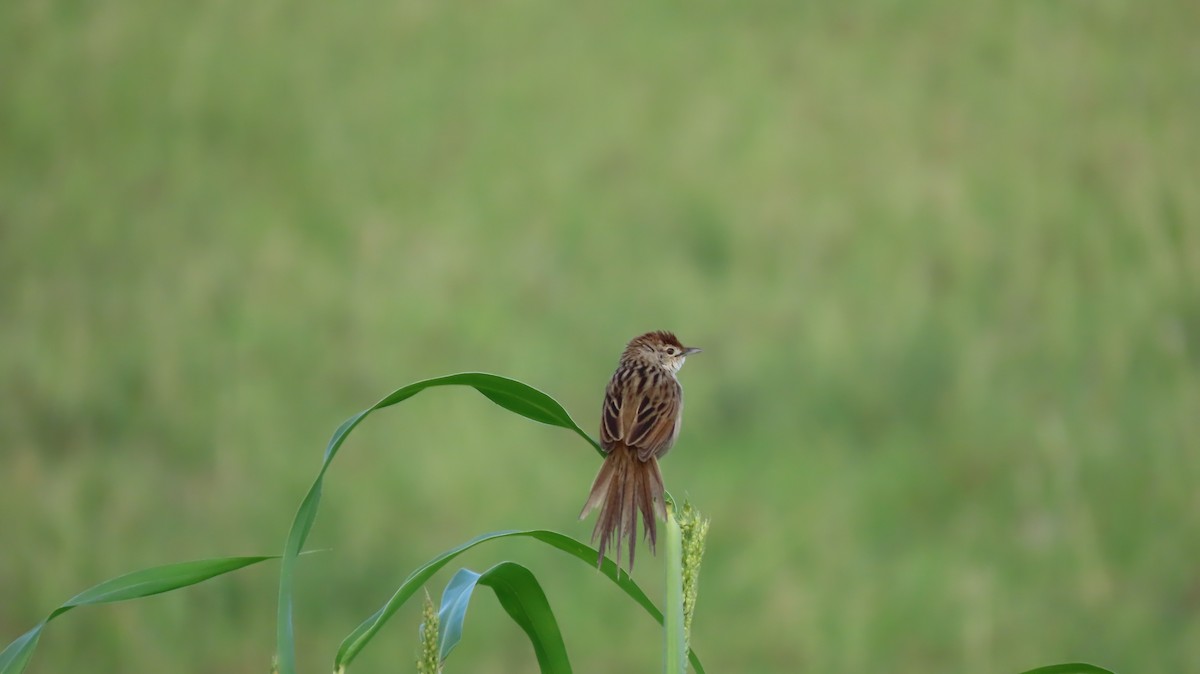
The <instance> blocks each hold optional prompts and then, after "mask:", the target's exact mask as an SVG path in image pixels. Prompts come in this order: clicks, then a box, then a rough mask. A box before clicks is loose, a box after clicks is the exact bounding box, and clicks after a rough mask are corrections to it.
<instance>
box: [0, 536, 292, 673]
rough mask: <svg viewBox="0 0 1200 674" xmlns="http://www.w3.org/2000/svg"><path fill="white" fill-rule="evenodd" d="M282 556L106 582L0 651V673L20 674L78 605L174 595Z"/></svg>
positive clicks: (203, 562)
mask: <svg viewBox="0 0 1200 674" xmlns="http://www.w3.org/2000/svg"><path fill="white" fill-rule="evenodd" d="M278 557H279V556H278V555H263V556H258V557H218V558H214V559H200V560H196V561H193V562H179V563H177V564H166V565H164V566H155V567H151V568H149V569H141V570H140V571H134V572H133V573H127V574H125V575H123V576H117V577H116V578H112V579H110V580H106V581H104V582H103V583H100V584H99V585H96V586H94V587H91V588H88V589H87V590H84V591H83V592H80V593H79V594H77V595H75V596H74V597H71V598H70V599H68V600H67V601H66V602H64V603H63V604H62V606H59V607H58V608H56V609H54V610H53V611H51V612H50V615H48V616H46V619H45V620H43V621H42V622H41V623H39V624H38V625H37V626H36V627H34V628H33V629H31V630H29V631H28V632H26V633H25V634H22V635H21V636H20V637H18V638H17V640H16V641H14V642H12V643H11V644H9V645H8V647H7V648H5V649H4V651H3V652H0V674H17V673H18V672H21V671H22V670H24V669H25V665H27V664H29V658H30V657H32V656H33V649H34V648H36V647H37V643H38V639H39V638H40V637H41V634H42V629H44V628H45V627H46V624H47V623H49V622H50V621H51V620H54V619H55V618H57V617H58V616H60V615H62V614H64V613H66V612H67V611H70V610H71V609H73V608H75V607H77V606H90V605H93V604H110V603H113V602H118V601H126V600H128V599H139V598H141V597H149V596H151V595H155V594H161V593H163V592H170V591H171V590H178V589H179V588H181V587H187V586H189V585H195V584H196V583H200V582H203V581H206V580H208V579H209V578H213V577H216V576H220V575H223V574H226V573H229V572H231V571H237V570H238V569H241V568H244V567H247V566H250V565H252V564H257V563H259V562H262V561H266V560H268V559H278Z"/></svg>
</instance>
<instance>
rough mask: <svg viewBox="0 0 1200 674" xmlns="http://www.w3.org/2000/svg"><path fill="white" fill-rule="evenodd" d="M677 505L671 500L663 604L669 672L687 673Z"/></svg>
mask: <svg viewBox="0 0 1200 674" xmlns="http://www.w3.org/2000/svg"><path fill="white" fill-rule="evenodd" d="M673 505H674V504H672V503H670V502H668V503H667V532H666V533H667V535H666V541H665V543H666V545H665V547H666V555H665V556H666V560H665V561H666V564H667V601H666V603H665V604H664V605H663V627H664V628H665V629H666V639H667V643H666V649H667V650H666V666H665V668H664V671H665V672H666V674H686V672H687V644H686V642H685V640H684V633H683V536H682V534H681V533H680V530H679V522H678V521H676V519H675V509H674V507H673Z"/></svg>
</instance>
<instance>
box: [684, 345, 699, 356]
mask: <svg viewBox="0 0 1200 674" xmlns="http://www.w3.org/2000/svg"><path fill="white" fill-rule="evenodd" d="M700 351H701V349H699V348H697V347H694V346H689V347H688V348H686V349H684V350H683V355H685V356H690V355H692V354H693V353H700Z"/></svg>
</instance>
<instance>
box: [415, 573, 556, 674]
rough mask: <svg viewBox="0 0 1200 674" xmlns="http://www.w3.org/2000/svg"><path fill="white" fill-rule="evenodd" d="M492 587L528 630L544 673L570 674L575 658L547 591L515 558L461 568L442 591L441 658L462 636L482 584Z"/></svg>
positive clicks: (516, 619) (440, 615)
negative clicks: (483, 568)
mask: <svg viewBox="0 0 1200 674" xmlns="http://www.w3.org/2000/svg"><path fill="white" fill-rule="evenodd" d="M480 585H482V586H485V587H490V588H492V590H494V591H495V593H496V599H498V600H499V601H500V605H501V606H502V607H504V610H505V611H506V612H507V613H508V615H509V617H511V618H512V619H513V621H514V622H516V623H517V625H519V626H520V627H521V629H523V630H525V634H527V635H528V636H529V641H530V643H532V644H533V652H534V654H535V655H536V656H537V660H538V666H539V669H540V670H541V671H542V673H543V674H560V673H561V674H570V673H571V662H570V660H569V659H568V658H567V646H566V644H565V643H563V638H562V632H561V631H559V629H558V621H557V620H555V618H554V611H552V610H551V609H550V602H549V601H548V600H547V599H546V593H545V592H543V591H542V586H541V585H540V584H539V583H538V582H537V578H536V577H534V575H533V573H532V572H531V571H530V570H529V569H527V568H525V567H523V566H521V565H520V564H517V563H515V562H501V563H499V564H497V565H495V566H493V567H492V568H490V569H488V570H487V571H484V572H483V573H481V574H480V573H475V572H474V571H471V570H470V569H459V571H458V573H456V574H454V577H453V578H451V579H450V582H449V583H448V584H447V585H446V589H445V591H444V592H442V608H441V612H440V614H439V618H438V624H439V625H441V635H440V637H439V638H438V643H439V644H440V646H441V655H440V658H439V659H440V660H442V661H445V660H446V658H447V657H449V655H450V652H451V651H452V650H454V647H455V646H457V645H458V642H459V641H460V640H462V631H463V622H464V621H465V620H466V618H467V606H468V605H469V604H470V603H471V595H472V594H473V593H474V591H475V588H476V587H478V586H480Z"/></svg>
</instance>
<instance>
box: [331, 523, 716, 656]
mask: <svg viewBox="0 0 1200 674" xmlns="http://www.w3.org/2000/svg"><path fill="white" fill-rule="evenodd" d="M512 537H525V538H532V539H534V540H538V541H541V542H542V543H545V544H546V545H549V546H551V547H553V548H557V549H559V550H562V551H563V552H565V553H567V554H568V555H571V556H572V557H575V558H576V559H578V560H580V561H581V562H583V563H585V564H587V566H588V567H589V568H592V569H594V568H596V559H597V558H598V557H599V555H600V552H599V551H598V550H596V549H595V548H593V547H591V546H588V545H585V544H583V543H580V542H579V541H577V540H575V539H574V538H571V537H570V536H565V535H563V534H560V533H558V532H557V531H548V530H545V529H527V530H509V531H493V532H491V533H486V534H483V535H481V536H476V537H475V538H472V539H471V540H469V541H467V542H466V543H463V544H462V545H459V546H458V547H455V548H451V549H450V550H447V551H445V552H443V553H442V554H440V555H438V556H437V557H434V558H433V559H431V560H429V561H428V562H426V563H425V564H424V565H422V566H420V567H418V568H417V569H416V570H415V571H413V572H412V573H411V574H409V576H408V578H406V579H405V580H404V582H403V583H401V584H400V587H399V588H398V589H397V590H396V592H395V593H394V594H393V595H392V597H391V598H390V599H388V600H387V602H385V603H384V605H383V606H381V607H380V608H379V610H378V611H376V612H375V613H374V614H372V615H371V617H369V618H367V619H366V620H364V621H363V622H362V624H360V625H359V626H358V627H356V628H355V629H354V631H353V632H351V633H350V634H349V635H348V636H347V637H346V638H345V639H343V640H342V645H341V646H340V647H339V648H338V652H337V656H336V658H335V659H334V662H333V668H334V671H338V670H339V669H342V668H348V667H349V666H350V663H351V662H353V661H354V658H356V657H357V656H358V654H359V652H360V651H362V649H363V648H364V647H365V646H366V645H367V644H368V643H370V641H371V639H373V638H374V637H375V635H376V634H377V633H378V632H379V630H380V629H382V628H383V625H384V623H386V622H387V621H388V619H389V618H391V617H392V615H394V614H395V613H396V611H398V610H400V607H401V606H403V605H404V602H406V601H408V599H409V598H410V597H412V596H413V594H415V593H416V591H417V590H418V589H420V587H421V586H422V585H424V584H425V582H426V581H428V580H429V579H430V578H431V577H432V576H433V574H435V573H437V572H438V571H439V570H440V569H441V568H442V567H444V566H446V564H448V563H450V561H452V560H453V559H454V558H455V557H457V556H459V555H461V554H462V553H464V552H466V551H467V550H470V549H471V548H473V547H475V546H477V545H479V544H481V543H486V542H487V541H493V540H497V539H501V538H512ZM600 573H601V575H603V576H604V577H606V578H608V579H609V580H611V581H612V582H614V583H616V584H617V587H619V588H621V590H622V591H624V592H625V594H627V595H629V597H630V598H632V599H633V600H634V601H635V602H637V604H638V605H639V606H641V607H642V609H644V610H645V611H646V613H649V614H650V617H651V618H654V619H655V620H656V621H658V623H659V624H660V625H661V624H662V622H663V614H662V612H661V611H659V610H658V608H657V607H656V606H655V605H654V602H652V601H650V598H649V597H647V596H646V593H645V592H643V591H642V588H640V587H638V585H637V583H635V582H633V579H632V578H630V577H629V574H628V573H626V572H625V571H622V570H621V569H620V567H618V566H617V565H616V563H615V562H613V561H612V560H611V559H609V558H607V557H605V558H604V561H603V562H601V564H600ZM688 659H689V661H690V662H691V663H692V668H693V669H695V670H696V673H697V674H704V667H703V665H701V664H700V658H698V657H696V653H695V652H694V651H689V652H688Z"/></svg>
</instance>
